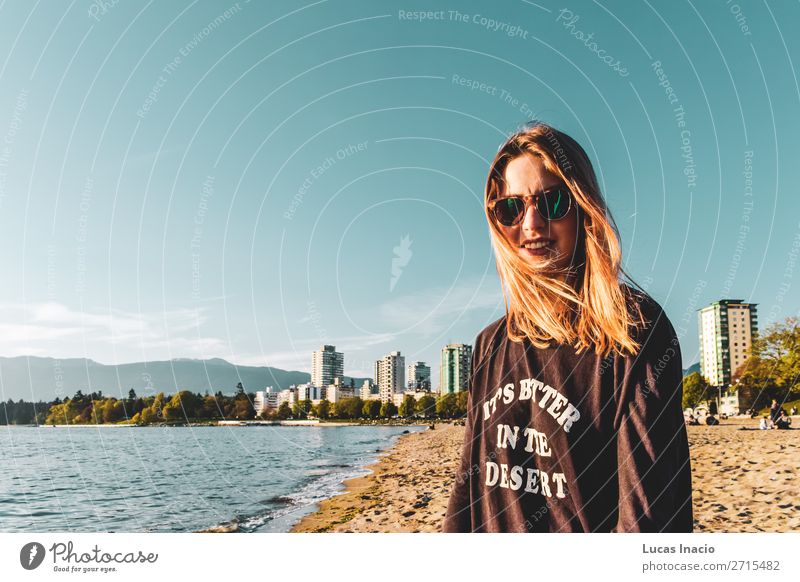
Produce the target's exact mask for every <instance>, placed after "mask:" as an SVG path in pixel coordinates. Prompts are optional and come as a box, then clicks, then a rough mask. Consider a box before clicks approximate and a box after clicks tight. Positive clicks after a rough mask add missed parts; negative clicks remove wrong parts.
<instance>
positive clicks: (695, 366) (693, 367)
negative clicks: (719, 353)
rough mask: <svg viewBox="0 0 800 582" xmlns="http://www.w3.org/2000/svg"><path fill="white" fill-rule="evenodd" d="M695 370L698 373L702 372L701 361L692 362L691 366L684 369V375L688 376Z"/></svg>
mask: <svg viewBox="0 0 800 582" xmlns="http://www.w3.org/2000/svg"><path fill="white" fill-rule="evenodd" d="M695 372H697V373H698V374H699V373H700V362H697V363H696V364H692V365H691V366H689V367H688V368H686V369H685V370H684V371H683V377H684V378H686V376H688V375H689V374H694V373H695Z"/></svg>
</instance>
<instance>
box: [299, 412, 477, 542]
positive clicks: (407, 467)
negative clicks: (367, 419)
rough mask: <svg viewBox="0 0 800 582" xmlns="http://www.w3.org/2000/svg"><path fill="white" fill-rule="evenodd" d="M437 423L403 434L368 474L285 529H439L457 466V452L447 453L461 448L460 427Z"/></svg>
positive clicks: (360, 530)
mask: <svg viewBox="0 0 800 582" xmlns="http://www.w3.org/2000/svg"><path fill="white" fill-rule="evenodd" d="M435 427H436V428H435V430H430V429H428V430H421V431H417V432H413V433H410V434H401V435H400V436H399V437H398V438H397V440H396V441H395V443H394V445H393V446H392V447H390V448H389V449H386V451H384V452H382V453H381V454H380V456H379V457H378V459H377V460H376V461H375V462H374V463H372V464H370V465H367V466H365V467H364V468H365V469H367V470H369V471H370V473H368V474H367V475H364V476H361V477H354V478H352V479H347V480H346V481H344V483H343V485H344V486H345V489H344V491H342V492H341V493H340V494H339V495H336V496H334V497H329V498H328V499H325V500H323V501H321V502H320V503H319V504H318V507H317V509H316V510H315V511H313V512H312V513H309V514H307V515H305V516H303V517H302V518H301V519H300V521H298V522H297V523H296V524H295V525H294V526H292V528H291V529H290V530H289V533H323V532H410V531H411V532H421V531H428V532H433V531H439V529H440V525H441V521H442V519H443V518H444V513H445V510H446V509H447V499H448V497H449V494H450V487H451V483H452V480H453V477H454V476H455V473H456V470H457V465H458V458H457V457H458V455H455V458H453V455H449V454H447V452H448V451H451V450H452V449H453V448H455V449H456V451H457V452H458V453H460V450H461V441H462V440H463V431H464V427H463V426H458V425H454V424H451V423H436V425H435ZM418 468H421V469H423V470H424V472H423V473H420V472H419V470H416V471H415V470H414V469H418Z"/></svg>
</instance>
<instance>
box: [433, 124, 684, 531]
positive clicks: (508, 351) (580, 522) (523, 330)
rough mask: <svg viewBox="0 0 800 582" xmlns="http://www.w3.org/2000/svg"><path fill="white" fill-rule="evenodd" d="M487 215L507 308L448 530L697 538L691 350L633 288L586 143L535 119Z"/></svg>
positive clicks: (505, 166)
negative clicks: (685, 372)
mask: <svg viewBox="0 0 800 582" xmlns="http://www.w3.org/2000/svg"><path fill="white" fill-rule="evenodd" d="M485 211H486V217H487V220H488V223H489V231H490V233H491V239H492V244H493V247H494V251H495V257H496V262H497V270H498V273H499V275H500V281H501V284H502V287H503V293H504V296H505V303H506V314H505V316H503V317H502V318H500V319H498V320H497V321H495V322H494V323H491V324H490V325H489V326H487V327H486V328H484V329H483V330H482V331H481V332H480V333H479V334H478V336H477V338H476V340H475V343H474V346H473V352H472V367H471V378H470V379H471V382H470V391H469V394H468V415H467V421H466V435H465V441H464V446H463V449H462V454H461V464H460V468H459V471H458V474H457V475H456V479H455V483H454V486H453V490H452V493H451V497H450V500H449V504H448V508H447V513H446V516H445V522H444V527H443V530H444V531H446V532H623V531H641V532H662V531H663V532H690V531H692V523H693V520H692V488H691V468H690V465H689V445H688V440H687V435H686V428H685V424H684V419H683V411H682V409H681V396H682V368H681V353H680V346H679V344H678V339H677V336H676V334H675V330H674V329H673V327H672V324H671V323H670V322H669V320H668V319H667V316H666V315H665V314H664V312H663V310H662V309H661V307H660V306H659V305H658V303H656V302H655V301H654V300H653V299H651V298H650V297H649V296H648V295H647V293H645V292H644V291H643V290H641V289H640V288H638V289H634V288H633V287H632V286H631V285H628V284H625V283H622V282H621V281H620V275H621V274H622V275H626V274H625V273H624V271H623V269H622V267H621V265H620V262H621V254H620V244H619V241H618V237H617V231H616V227H615V226H614V222H613V219H612V218H611V217H610V215H609V212H608V209H607V208H606V204H605V201H604V200H603V196H602V195H601V193H600V189H599V187H598V185H597V179H596V178H595V174H594V170H593V169H592V165H591V162H590V161H589V158H588V156H587V155H586V152H584V150H583V148H581V146H580V145H578V143H577V142H575V141H574V140H573V139H572V138H570V137H569V136H567V135H565V134H564V133H562V132H560V131H557V130H556V129H554V128H553V127H551V126H549V125H546V124H543V123H536V124H532V125H529V126H527V127H526V128H525V129H524V130H523V131H520V132H518V133H516V134H514V135H513V136H511V137H510V138H509V139H508V140H507V142H506V143H505V144H504V145H503V146H502V147H501V148H500V151H499V152H498V154H497V156H496V157H495V159H494V161H493V162H492V165H491V168H490V170H489V178H488V182H487V185H486V196H485ZM626 276H627V275H626ZM628 279H630V278H629V277H628ZM631 284H633V283H632V282H631Z"/></svg>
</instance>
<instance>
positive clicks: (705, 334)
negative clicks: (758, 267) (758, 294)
mask: <svg viewBox="0 0 800 582" xmlns="http://www.w3.org/2000/svg"><path fill="white" fill-rule="evenodd" d="M756 305H757V304H756V303H745V302H743V301H742V300H741V299H721V300H719V301H715V302H714V303H712V304H711V305H708V306H706V307H703V308H702V309H700V310H699V312H698V324H699V327H700V373H701V374H702V375H703V377H704V378H705V379H706V381H707V382H708V383H709V384H710V385H711V386H716V387H719V388H722V389H726V388H728V386H729V385H730V383H731V377H732V376H733V374H734V373H735V372H736V370H737V369H738V368H739V366H741V365H742V364H744V362H745V361H746V360H747V351H748V350H749V349H750V346H751V345H752V341H753V338H754V337H755V336H756V334H757V333H758V319H757V314H756Z"/></svg>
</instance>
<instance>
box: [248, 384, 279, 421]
mask: <svg viewBox="0 0 800 582" xmlns="http://www.w3.org/2000/svg"><path fill="white" fill-rule="evenodd" d="M253 408H255V411H256V415H259V414H261V413H263V412H266V411H267V410H269V409H270V408H278V393H277V392H275V391H274V390H273V389H272V386H267V387H266V388H265V389H264V390H259V391H258V392H256V397H255V398H254V399H253Z"/></svg>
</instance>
